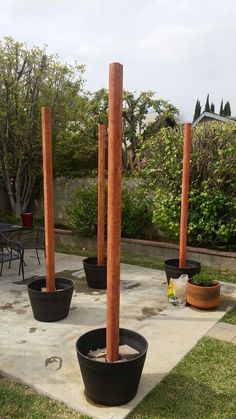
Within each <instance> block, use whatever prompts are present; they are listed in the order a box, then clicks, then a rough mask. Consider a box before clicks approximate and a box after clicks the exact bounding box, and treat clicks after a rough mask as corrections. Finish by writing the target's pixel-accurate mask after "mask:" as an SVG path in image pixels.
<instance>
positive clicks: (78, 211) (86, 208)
mask: <svg viewBox="0 0 236 419" xmlns="http://www.w3.org/2000/svg"><path fill="white" fill-rule="evenodd" d="M66 212H67V216H68V224H69V227H71V228H72V230H73V231H75V233H77V234H78V235H79V236H84V237H90V236H94V235H96V233H97V186H96V185H92V186H89V187H82V188H79V189H78V190H77V191H76V192H75V194H74V196H73V198H72V200H71V202H70V204H69V205H68V207H67V210H66Z"/></svg>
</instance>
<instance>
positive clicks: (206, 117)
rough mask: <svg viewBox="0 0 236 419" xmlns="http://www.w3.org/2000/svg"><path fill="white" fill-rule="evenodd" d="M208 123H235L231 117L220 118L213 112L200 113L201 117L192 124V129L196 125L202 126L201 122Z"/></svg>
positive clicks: (235, 119) (235, 118)
mask: <svg viewBox="0 0 236 419" xmlns="http://www.w3.org/2000/svg"><path fill="white" fill-rule="evenodd" d="M209 121H218V122H227V123H229V122H233V123H235V122H236V117H232V116H220V115H218V114H217V113H213V112H202V113H201V115H200V116H199V117H198V118H197V119H196V120H195V121H194V122H193V125H192V126H193V128H194V127H195V126H196V125H198V124H202V123H203V122H209Z"/></svg>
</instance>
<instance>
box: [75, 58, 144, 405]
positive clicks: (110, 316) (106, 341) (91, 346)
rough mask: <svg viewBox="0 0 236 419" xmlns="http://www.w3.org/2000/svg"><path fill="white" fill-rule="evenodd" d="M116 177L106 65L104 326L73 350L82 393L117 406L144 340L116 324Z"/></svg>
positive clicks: (115, 115)
mask: <svg viewBox="0 0 236 419" xmlns="http://www.w3.org/2000/svg"><path fill="white" fill-rule="evenodd" d="M121 177H122V65H121V64H119V63H113V64H110V72H109V141H108V235H107V239H108V240H107V316H106V319H107V324H106V328H102V329H95V330H91V331H89V332H87V333H85V334H84V335H82V336H80V337H79V339H78V340H77V342H76V352H77V357H78V361H79V365H80V370H81V374H82V377H83V381H84V386H85V393H86V396H87V397H88V398H89V399H91V400H92V401H93V402H96V403H99V404H102V405H108V406H118V405H121V404H124V403H128V402H129V401H130V400H131V399H132V398H133V397H134V396H135V395H136V393H137V390H138V386H139V381H140V377H141V374H142V369H143V365H144V362H145V358H146V353H147V347H148V344H147V341H146V339H145V338H144V337H143V336H141V335H139V334H138V333H136V332H134V331H132V330H128V329H123V328H120V327H119V301H120V243H121Z"/></svg>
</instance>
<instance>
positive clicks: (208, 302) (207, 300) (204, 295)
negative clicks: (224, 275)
mask: <svg viewBox="0 0 236 419" xmlns="http://www.w3.org/2000/svg"><path fill="white" fill-rule="evenodd" d="M186 299H187V303H188V304H190V305H191V306H193V307H196V308H200V309H203V310H208V309H211V308H215V307H217V306H218V305H219V302H220V284H219V282H218V281H212V284H211V285H210V286H208V287H202V286H200V285H195V284H193V283H192V281H191V279H189V280H188V282H187V286H186Z"/></svg>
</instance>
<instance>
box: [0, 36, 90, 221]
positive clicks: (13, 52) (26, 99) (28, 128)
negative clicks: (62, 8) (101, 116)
mask: <svg viewBox="0 0 236 419" xmlns="http://www.w3.org/2000/svg"><path fill="white" fill-rule="evenodd" d="M83 71H84V68H83V66H79V65H77V64H76V65H74V66H68V65H63V64H61V63H60V62H59V61H58V59H57V57H56V56H52V55H50V56H49V55H46V48H45V47H44V48H42V49H40V48H37V47H34V48H32V49H27V47H26V46H25V45H24V44H22V43H20V42H16V41H14V40H13V39H12V38H9V37H7V38H4V40H3V41H2V42H0V149H1V156H0V168H1V174H2V178H3V182H4V184H5V186H6V189H7V192H8V196H9V201H10V205H11V208H12V210H13V211H14V213H15V214H16V215H19V214H20V213H21V212H22V211H25V210H26V209H27V206H28V203H29V201H30V198H31V196H32V193H33V190H34V187H35V185H36V183H37V181H38V179H39V177H40V174H41V154H42V153H41V141H40V108H41V106H44V105H47V106H51V107H52V108H53V121H54V124H53V127H54V130H53V139H54V141H55V142H56V141H57V139H59V138H60V137H61V136H63V135H65V132H66V127H68V123H69V121H73V120H76V119H77V113H78V109H79V106H78V101H79V96H78V95H79V94H80V93H81V91H82V86H83V80H82V77H81V75H82V73H83Z"/></svg>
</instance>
